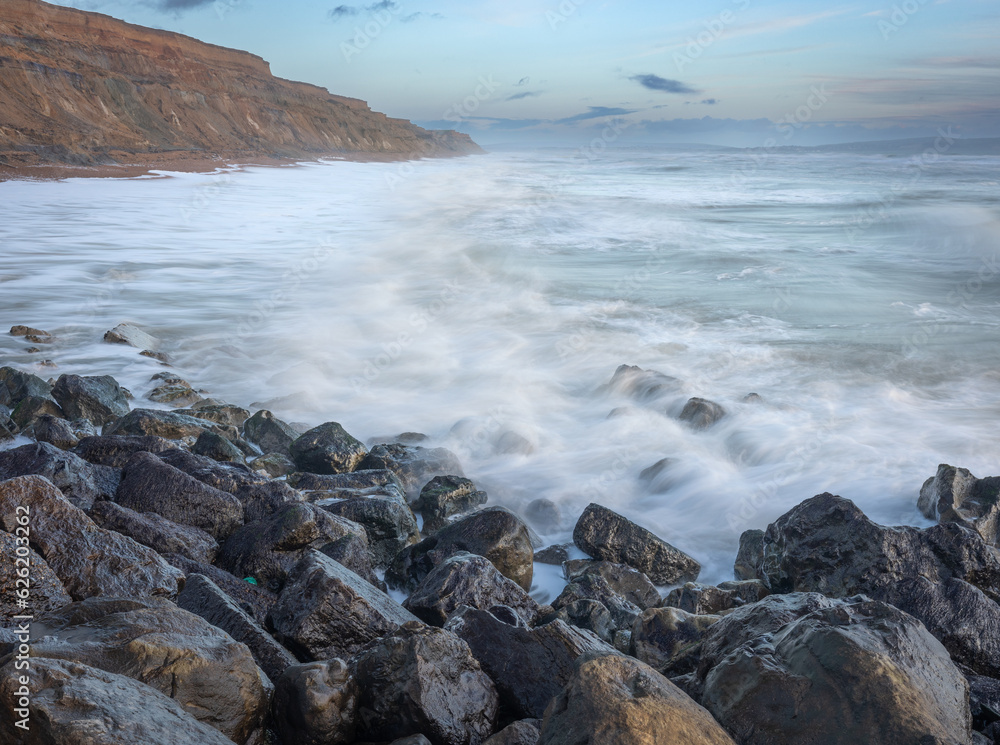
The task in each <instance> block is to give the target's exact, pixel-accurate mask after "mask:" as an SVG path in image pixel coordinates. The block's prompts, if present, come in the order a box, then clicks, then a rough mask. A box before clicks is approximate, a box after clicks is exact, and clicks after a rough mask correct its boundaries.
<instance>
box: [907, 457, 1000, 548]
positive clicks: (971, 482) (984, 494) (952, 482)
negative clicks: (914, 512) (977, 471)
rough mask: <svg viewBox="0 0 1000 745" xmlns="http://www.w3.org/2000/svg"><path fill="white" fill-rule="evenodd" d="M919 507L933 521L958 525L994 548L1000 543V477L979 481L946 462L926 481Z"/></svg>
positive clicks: (962, 469) (964, 470)
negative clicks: (977, 535)
mask: <svg viewBox="0 0 1000 745" xmlns="http://www.w3.org/2000/svg"><path fill="white" fill-rule="evenodd" d="M917 505H918V507H919V508H920V511H921V512H922V513H923V514H924V517H926V518H927V519H929V520H937V521H939V522H942V523H946V522H952V523H958V524H959V525H964V526H966V527H969V528H972V529H973V530H975V531H977V532H978V533H979V535H981V536H982V537H983V540H985V541H986V542H987V543H989V544H991V545H994V546H996V545H997V544H998V543H1000V476H992V477H989V478H985V479H977V478H976V477H975V476H973V475H972V474H971V473H970V472H969V471H968V470H966V469H965V468H955V467H954V466H949V465H947V464H944V463H942V464H941V465H939V466H938V470H937V473H936V474H935V475H934V476H933V477H932V478H929V479H927V481H925V482H924V485H923V487H922V488H921V489H920V499H919V501H918V503H917Z"/></svg>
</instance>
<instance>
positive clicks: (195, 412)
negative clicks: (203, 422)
mask: <svg viewBox="0 0 1000 745" xmlns="http://www.w3.org/2000/svg"><path fill="white" fill-rule="evenodd" d="M177 413H178V414H184V415H185V416H193V417H195V418H196V419H207V420H208V421H210V422H215V423H216V424H224V425H226V426H229V427H237V428H239V427H242V426H243V425H244V424H245V423H246V421H247V419H249V418H250V412H249V411H247V410H246V409H244V408H243V407H241V406H233V405H232V404H223V403H209V401H208V399H206V400H204V401H201V402H199V403H197V404H195V405H194V406H193V407H192V408H190V409H182V410H180V411H178V412H177Z"/></svg>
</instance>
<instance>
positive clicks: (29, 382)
mask: <svg viewBox="0 0 1000 745" xmlns="http://www.w3.org/2000/svg"><path fill="white" fill-rule="evenodd" d="M26 398H42V399H49V400H52V386H51V385H49V384H48V383H46V382H45V381H44V380H42V379H41V378H39V377H38V376H37V375H32V374H31V373H26V372H22V371H21V370H17V369H15V368H13V367H0V406H9V407H11V408H14V407H16V406H17V405H18V404H19V403H21V401H23V400H24V399H26Z"/></svg>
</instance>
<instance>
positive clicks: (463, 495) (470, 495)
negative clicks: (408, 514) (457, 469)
mask: <svg viewBox="0 0 1000 745" xmlns="http://www.w3.org/2000/svg"><path fill="white" fill-rule="evenodd" d="M487 500H488V497H487V496H486V492H484V491H477V490H476V485H475V484H473V483H472V482H471V481H470V480H469V479H466V478H462V477H461V476H435V477H434V478H433V479H431V480H430V481H428V482H427V484H426V485H425V486H424V488H423V489H421V490H420V497H419V498H418V499H417V502H416V508H417V509H418V510H420V512H421V514H422V515H423V516H424V533H436V532H437V531H438V530H440V529H441V528H443V527H444V526H445V524H446V522H447V520H448V518H449V517H452V516H453V515H461V514H464V513H466V512H471V511H472V510H474V509H475V508H476V507H480V506H482V505H484V504H486V502H487Z"/></svg>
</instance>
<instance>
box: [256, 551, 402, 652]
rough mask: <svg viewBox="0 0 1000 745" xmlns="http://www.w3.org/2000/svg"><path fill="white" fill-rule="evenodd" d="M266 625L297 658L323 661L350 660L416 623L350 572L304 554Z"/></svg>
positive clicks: (321, 557)
mask: <svg viewBox="0 0 1000 745" xmlns="http://www.w3.org/2000/svg"><path fill="white" fill-rule="evenodd" d="M269 620H270V624H271V627H272V628H273V629H274V633H275V636H276V637H277V639H278V641H280V642H282V643H283V644H284V645H285V646H286V647H288V648H289V649H290V650H292V652H294V653H295V654H296V655H297V656H298V657H299V658H300V659H302V660H323V659H328V658H330V657H346V656H350V655H352V654H354V653H355V652H357V651H358V650H359V649H361V647H363V646H364V645H365V644H367V643H368V642H370V641H373V640H375V639H378V638H380V637H382V636H385V635H386V634H389V633H391V632H393V631H394V630H395V629H396V628H397V627H399V626H401V625H402V624H404V623H406V622H407V621H417V618H416V617H415V616H413V615H412V614H411V613H410V612H409V611H406V610H404V609H403V608H402V607H401V606H399V605H398V604H397V603H396V602H395V601H394V600H392V599H391V598H390V597H389V596H388V595H386V594H385V593H383V592H381V591H380V590H378V589H376V588H375V587H374V586H373V585H371V584H370V583H368V582H366V581H365V580H363V579H362V578H361V577H359V576H358V575H357V574H355V573H354V572H352V571H351V570H349V569H347V568H346V567H344V566H342V565H341V564H339V563H338V562H336V561H334V560H333V559H330V558H328V557H327V556H324V555H323V554H321V553H319V552H318V551H312V550H308V551H306V553H305V555H304V556H303V558H302V560H301V561H300V562H299V563H298V564H297V565H296V566H295V568H294V569H293V570H292V572H291V574H290V575H289V581H288V584H287V585H286V586H285V588H284V589H283V590H282V592H281V596H280V598H279V599H278V602H277V603H276V604H275V606H274V607H273V608H272V609H271V613H270V616H269Z"/></svg>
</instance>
